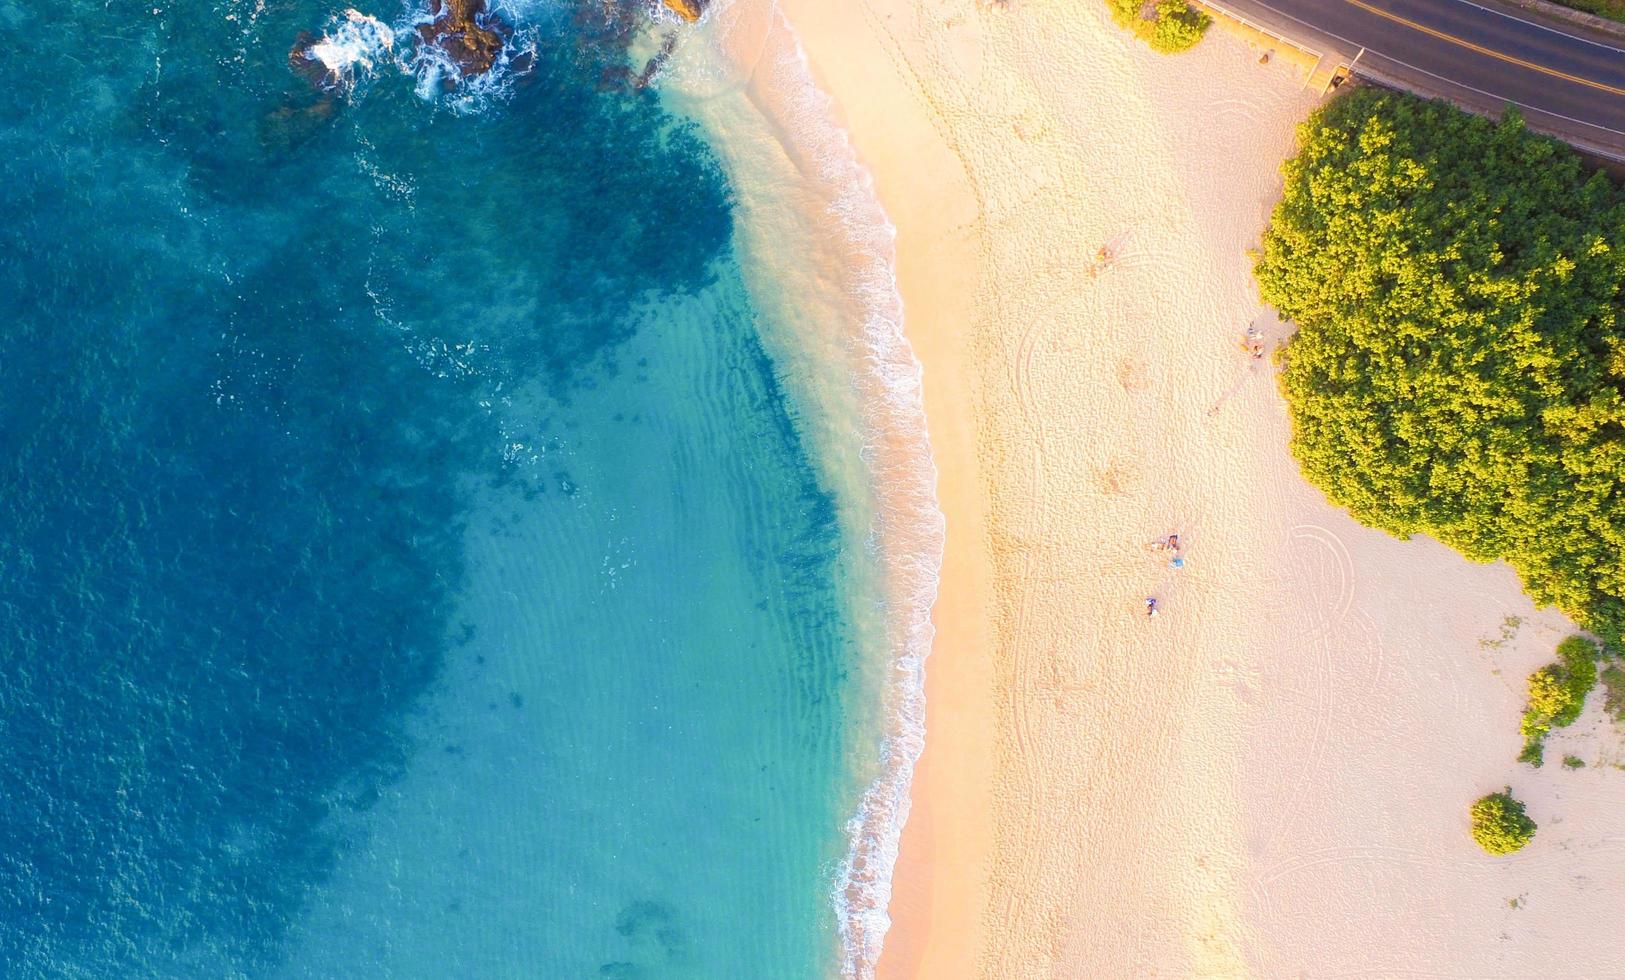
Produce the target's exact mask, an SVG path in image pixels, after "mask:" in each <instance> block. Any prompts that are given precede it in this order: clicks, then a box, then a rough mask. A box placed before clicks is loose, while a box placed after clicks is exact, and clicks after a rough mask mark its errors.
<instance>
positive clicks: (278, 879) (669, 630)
mask: <svg viewBox="0 0 1625 980" xmlns="http://www.w3.org/2000/svg"><path fill="white" fill-rule="evenodd" d="M369 12H370V13H372V14H375V15H377V16H378V17H379V18H380V19H381V20H383V21H386V22H387V21H399V20H400V19H401V18H402V16H403V13H402V11H401V10H400V9H398V8H393V9H383V8H379V9H375V10H371V11H369ZM334 13H335V11H334V10H333V9H331V8H327V7H324V6H320V5H317V4H314V3H310V2H308V0H298V2H294V3H287V4H256V3H253V2H242V3H235V4H227V5H222V6H216V7H214V8H212V9H204V8H201V7H197V6H190V7H184V8H183V7H169V6H164V5H159V6H156V7H143V8H140V9H138V10H132V9H116V8H115V7H110V6H105V5H101V4H91V3H84V2H75V3H70V4H66V5H58V6H54V7H52V8H51V10H50V12H49V17H50V32H51V35H52V36H53V37H58V38H68V37H72V38H81V39H85V43H84V45H83V46H82V47H75V48H74V49H73V50H71V51H70V50H55V49H53V50H50V51H39V52H36V53H35V54H32V55H29V56H27V57H24V58H15V59H12V60H11V64H10V65H9V68H10V71H9V73H8V74H9V78H8V87H7V90H6V92H5V94H4V95H0V205H3V207H4V213H5V214H6V216H7V220H6V221H5V222H3V223H0V307H3V308H5V309H6V310H7V311H8V317H7V321H6V324H5V328H4V331H3V333H0V443H3V448H4V452H3V453H0V642H3V643H4V653H3V655H0V973H3V974H4V975H5V976H8V977H12V976H15V977H132V976H172V977H219V976H254V977H261V976H263V977H355V976H394V977H453V976H477V977H504V976H525V977H613V978H632V977H764V978H766V977H809V976H818V975H821V974H824V973H827V972H828V971H829V970H831V969H832V968H833V964H834V962H835V958H836V955H837V945H838V943H837V924H836V922H835V913H834V911H833V908H832V906H831V901H830V897H831V894H830V893H831V881H832V877H833V875H834V874H835V869H836V867H837V865H838V864H839V862H840V861H841V859H842V857H843V855H844V854H845V852H846V849H847V841H846V839H845V837H844V835H843V827H842V825H843V822H844V821H845V820H846V819H847V818H848V817H849V816H850V815H851V813H852V812H853V809H854V807H855V806H856V790H857V789H859V788H861V784H862V779H861V778H858V777H857V776H855V775H854V771H855V770H854V761H853V760H863V759H872V758H873V757H874V755H875V751H876V749H875V744H876V743H877V741H878V736H877V734H876V733H875V732H874V731H872V730H870V728H869V727H866V726H865V725H863V724H854V720H855V719H859V718H865V717H868V716H872V715H873V713H874V712H873V710H872V708H868V707H865V706H866V705H867V704H868V702H869V700H870V695H871V693H872V692H871V685H870V684H869V682H868V681H866V680H865V678H866V676H867V668H866V666H865V664H866V662H867V661H866V659H865V658H866V657H867V656H868V654H866V652H865V651H866V650H867V649H868V641H869V639H870V638H868V637H867V636H866V634H865V630H864V628H863V627H862V626H861V625H858V622H857V621H856V620H854V618H853V615H852V612H851V610H852V609H853V608H855V607H858V606H862V605H863V604H864V603H865V602H868V601H869V600H868V599H866V598H865V596H864V595H863V594H862V593H863V590H864V589H865V588H866V586H864V585H863V584H862V583H863V581H864V578H863V576H862V575H858V574H855V573H854V571H853V570H854V569H855V568H857V567H858V566H859V565H861V564H862V562H863V560H864V559H863V558H862V557H861V556H860V555H858V554H857V552H856V551H855V550H854V549H853V548H852V547H851V546H850V545H849V544H848V543H847V539H848V538H849V537H850V535H849V534H848V533H846V532H843V530H842V520H841V519H840V514H841V513H842V508H843V506H844V505H843V504H842V502H841V500H840V499H839V498H838V497H837V496H836V495H835V494H834V492H833V490H832V488H831V487H830V486H827V485H826V480H825V479H823V478H822V477H821V476H820V473H821V472H824V471H823V470H822V469H821V468H820V467H819V466H818V461H817V460H816V459H814V458H813V456H812V455H811V448H810V446H809V444H808V443H807V441H806V440H805V439H804V438H803V436H802V435H801V428H800V427H799V426H798V425H797V424H796V419H797V417H798V410H797V408H796V406H795V405H794V404H792V403H791V401H790V400H789V399H788V397H787V395H786V391H785V388H784V386H783V385H782V384H781V383H780V380H779V375H778V371H777V370H776V368H775V363H774V361H773V360H772V359H771V358H770V357H769V356H768V355H767V354H766V353H765V352H764V346H763V342H762V331H763V330H765V329H767V328H768V326H769V324H767V323H766V322H765V321H764V318H763V314H762V313H761V312H760V309H759V308H758V306H757V305H755V304H753V302H752V299H751V296H750V295H749V293H748V292H747V291H746V289H745V287H744V285H743V282H744V280H743V277H742V275H741V272H740V268H739V265H738V259H737V255H736V249H735V244H734V243H735V226H734V225H735V221H734V218H735V213H734V202H733V194H732V192H731V190H730V187H729V183H728V180H727V179H726V178H725V177H724V175H723V173H722V171H721V169H720V167H719V165H718V162H717V159H716V157H715V156H714V155H713V153H712V152H711V151H710V150H709V149H708V147H707V146H706V144H705V142H704V140H703V139H702V137H701V135H700V134H699V132H698V131H697V130H695V129H694V128H692V127H690V126H688V125H686V124H684V123H682V122H681V121H680V120H678V119H676V118H674V117H673V116H672V115H671V114H670V113H669V112H667V111H666V110H665V109H663V108H662V106H661V104H660V102H659V101H658V99H657V98H656V97H655V96H654V95H653V94H652V93H649V92H641V93H632V92H629V91H627V90H626V89H625V88H624V87H617V86H614V85H605V84H604V82H603V80H604V78H605V75H606V71H605V70H606V68H612V67H613V66H614V65H615V64H617V57H618V53H617V50H616V49H615V48H614V47H613V46H597V45H593V44H588V43H585V42H584V41H583V40H582V39H583V37H584V34H585V30H584V29H583V28H582V27H581V25H580V24H579V22H577V21H575V20H572V19H571V17H570V16H569V15H568V12H567V11H556V12H555V14H554V15H552V16H551V19H550V18H549V16H546V15H543V14H542V13H540V12H539V11H529V12H527V13H526V14H525V16H524V17H518V18H516V19H518V20H521V21H522V24H521V26H522V27H524V28H525V29H526V30H527V31H528V32H529V33H528V35H527V36H529V37H530V38H532V39H533V40H534V41H535V51H536V56H535V65H534V68H533V70H532V71H531V73H530V74H529V75H527V76H524V77H516V76H512V75H510V76H508V77H507V80H506V82H505V85H506V90H505V91H501V92H496V93H494V94H492V93H486V94H485V95H482V96H480V97H479V98H477V99H471V100H470V99H464V100H462V101H458V100H457V97H456V96H455V94H454V95H452V96H440V97H439V98H437V99H425V98H423V97H421V96H420V95H419V94H416V93H414V91H413V89H414V85H413V80H412V79H410V78H408V77H405V76H403V75H401V74H400V73H399V72H392V71H388V70H381V71H378V72H376V73H375V76H374V77H371V78H365V79H362V80H361V81H360V84H359V85H358V86H357V88H356V90H355V91H354V92H352V93H350V95H348V96H346V97H344V98H340V99H337V100H334V101H333V102H331V103H326V104H324V103H322V102H320V101H319V100H318V99H317V97H316V96H315V95H314V94H313V93H312V92H311V91H310V89H309V87H308V86H307V85H306V84H305V83H304V82H303V81H302V80H301V79H299V78H296V77H295V76H294V75H293V74H292V73H291V72H290V71H289V69H288V66H287V51H288V47H289V45H290V44H291V43H292V41H293V38H294V37H295V36H296V35H297V34H298V33H299V31H301V30H305V29H315V30H316V31H318V32H320V31H322V30H324V29H329V30H330V29H332V26H333V22H332V20H331V18H332V16H333V14H334ZM43 15H44V11H43V10H41V9H40V8H38V7H34V6H29V5H19V4H17V3H15V2H9V3H3V4H0V24H3V25H5V27H6V28H7V30H8V31H11V32H14V33H13V36H20V35H19V34H17V33H16V32H20V31H23V30H25V29H31V28H29V25H31V24H34V23H35V21H34V18H35V17H39V16H43ZM92 39H93V40H92ZM856 438H857V437H856V436H855V435H854V436H853V439H854V440H856ZM848 448H849V449H852V450H853V451H854V452H855V445H854V446H853V447H848ZM835 451H840V450H839V447H835ZM860 768H861V767H860Z"/></svg>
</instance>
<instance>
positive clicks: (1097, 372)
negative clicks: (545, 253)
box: [772, 0, 1625, 980]
mask: <svg viewBox="0 0 1625 980" xmlns="http://www.w3.org/2000/svg"><path fill="white" fill-rule="evenodd" d="M778 9H780V10H782V11H783V13H784V15H785V16H787V18H788V21H789V22H790V23H791V24H793V27H794V31H795V33H796V35H798V36H799V39H800V42H801V44H802V45H803V46H804V48H805V51H806V53H807V56H808V59H809V61H810V64H811V67H812V70H813V73H814V75H815V77H816V79H817V81H818V83H819V85H820V86H821V87H822V88H823V89H824V90H825V91H826V92H828V93H829V95H831V96H832V97H833V99H834V100H835V101H834V106H833V107H832V109H831V111H832V112H833V114H834V115H835V117H836V120H835V121H836V122H838V123H839V124H840V125H841V126H844V127H845V128H846V129H847V130H848V131H849V132H850V134H851V138H852V141H853V145H854V147H855V149H856V152H857V155H858V157H859V159H860V160H861V162H862V163H863V164H864V166H865V167H867V168H868V170H869V171H870V172H871V173H872V174H873V176H874V181H875V191H876V193H877V195H878V197H879V199H880V202H881V203H882V204H883V206H884V208H885V210H886V212H887V214H888V215H889V217H890V219H891V220H892V222H894V223H895V225H896V227H897V230H898V237H897V257H896V261H897V270H898V278H899V281H900V284H901V291H902V295H903V301H904V309H905V314H906V332H907V335H908V337H909V339H910V341H911V342H912V344H913V347H914V349H915V352H916V353H917V354H918V356H919V357H920V359H921V361H922V362H923V363H924V389H925V408H926V414H927V416H928V419H929V427H930V435H931V440H932V448H933V452H934V454H935V457H936V460H937V466H938V469H939V472H940V479H939V487H938V492H939V497H940V501H941V504H942V508H943V511H944V512H945V514H946V517H947V546H946V556H945V560H944V570H943V577H942V583H941V590H940V595H939V598H938V601H937V604H936V607H935V614H934V619H935V623H936V626H937V640H936V644H935V647H934V651H933V654H932V658H931V660H930V663H929V667H928V680H927V694H928V706H927V732H928V734H927V738H926V748H925V754H924V757H923V758H922V760H921V762H920V765H919V767H918V770H917V772H916V778H915V782H914V793H913V813H912V816H911V818H910V820H909V822H908V824H907V828H906V830H905V832H904V836H903V840H902V848H901V855H900V858H899V861H898V865H897V869H896V875H895V880H894V890H893V896H892V901H891V907H890V912H891V918H892V927H891V929H890V933H889V935H888V936H887V939H886V945H885V952H884V954H883V955H882V957H881V960H880V964H879V975H880V976H882V977H887V978H901V977H929V978H932V980H940V978H952V977H1011V978H1029V977H1146V976H1244V975H1251V976H1264V977H1275V976H1298V975H1304V976H1309V975H1313V976H1326V975H1337V976H1392V975H1398V974H1404V975H1413V976H1420V975H1427V976H1485V975H1496V976H1535V975H1540V976H1578V975H1592V976H1596V975H1620V974H1625V949H1621V948H1619V947H1618V945H1617V944H1613V943H1611V942H1609V941H1607V940H1606V939H1599V938H1598V937H1599V936H1606V935H1607V932H1606V926H1607V923H1608V918H1609V916H1610V915H1611V913H1612V910H1613V909H1614V908H1616V907H1618V905H1619V904H1620V902H1621V900H1622V899H1625V817H1621V816H1620V814H1621V813H1625V807H1622V806H1621V804H1625V782H1622V776H1621V774H1620V773H1619V772H1617V771H1616V766H1617V764H1618V763H1620V762H1621V761H1625V751H1622V747H1621V742H1620V739H1619V738H1618V736H1617V734H1616V733H1615V732H1614V730H1613V729H1612V727H1611V726H1610V725H1609V723H1607V722H1606V721H1605V720H1603V718H1602V715H1601V712H1600V710H1599V709H1598V707H1597V706H1596V705H1595V704H1593V705H1592V707H1591V708H1590V709H1589V710H1588V712H1587V714H1586V715H1585V716H1584V717H1583V718H1582V720H1581V722H1580V723H1579V724H1578V725H1576V726H1575V728H1574V729H1573V732H1572V734H1565V735H1564V736H1562V737H1561V738H1559V739H1556V740H1554V741H1553V743H1552V746H1551V748H1550V749H1549V750H1548V758H1554V759H1555V758H1558V757H1560V755H1561V754H1562V753H1563V752H1574V753H1575V754H1577V755H1579V756H1580V757H1581V758H1583V759H1584V760H1585V761H1586V762H1587V768H1585V769H1583V770H1580V771H1578V772H1570V771H1565V770H1564V769H1562V767H1559V766H1556V765H1548V766H1547V767H1546V768H1545V769H1544V770H1541V771H1536V770H1532V769H1529V768H1528V767H1523V766H1518V765H1516V764H1515V763H1514V761H1513V760H1514V757H1515V755H1516V753H1517V749H1518V745H1519V737H1518V733H1517V718H1518V713H1519V711H1520V708H1521V702H1522V688H1523V678H1524V676H1525V675H1526V674H1527V673H1528V672H1529V671H1530V670H1531V669H1533V668H1534V667H1536V666H1538V665H1539V664H1541V663H1543V662H1545V661H1546V660H1548V659H1549V658H1550V656H1551V651H1552V648H1553V646H1554V645H1555V644H1556V642H1557V641H1558V640H1560V639H1561V638H1562V637H1563V636H1565V635H1566V634H1567V632H1568V630H1569V624H1568V623H1567V622H1566V621H1565V620H1564V619H1563V618H1562V617H1561V616H1559V615H1557V614H1555V613H1552V612H1550V611H1537V610H1535V609H1534V608H1533V607H1532V605H1531V604H1530V602H1529V601H1528V600H1527V599H1526V598H1525V597H1524V596H1523V595H1522V594H1521V592H1520V590H1519V587H1518V583H1517V581H1516V578H1515V576H1514V575H1513V574H1512V573H1511V572H1510V571H1509V570H1508V569H1506V568H1504V567H1500V566H1478V565H1472V564H1470V563H1468V562H1467V561H1465V560H1463V559H1461V558H1460V557H1458V556H1456V555H1455V554H1454V553H1453V552H1450V551H1449V550H1447V549H1445V548H1444V547H1442V546H1440V545H1437V544H1436V543H1434V542H1431V541H1427V540H1416V541H1411V542H1400V541H1396V540H1394V539H1391V538H1389V537H1387V536H1385V535H1383V534H1381V533H1378V532H1375V531H1371V530H1367V529H1364V528H1362V527H1360V526H1358V525H1357V524H1355V523H1354V522H1353V521H1352V520H1350V519H1349V518H1348V517H1347V516H1346V515H1344V514H1343V513H1341V512H1340V511H1338V510H1336V509H1334V508H1332V507H1331V506H1329V505H1328V504H1327V503H1326V502H1325V500H1324V499H1323V498H1322V496H1321V495H1320V494H1319V493H1318V492H1317V491H1316V490H1314V489H1313V488H1312V487H1310V486H1308V485H1307V484H1306V483H1304V481H1303V480H1302V479H1301V477H1300V476H1299V474H1298V470H1297V467H1296V465H1295V464H1294V463H1293V461H1292V459H1291V458H1290V456H1289V455H1288V452H1287V439H1288V434H1289V423H1288V419H1287V417H1286V414H1285V411H1284V407H1283V405H1282V403H1281V401H1280V398H1279V396H1278V394H1277V393H1276V390H1275V386H1274V381H1273V378H1272V376H1271V375H1272V373H1273V369H1272V367H1271V365H1270V362H1269V361H1268V360H1261V361H1255V360H1253V359H1252V358H1250V357H1249V356H1248V355H1247V354H1246V353H1245V352H1244V351H1243V350H1242V349H1241V348H1240V345H1239V341H1240V339H1241V337H1242V335H1243V333H1244V331H1245V330H1246V329H1247V328H1248V327H1249V326H1250V325H1252V326H1256V327H1258V328H1259V329H1261V330H1263V331H1264V333H1265V334H1266V336H1267V337H1268V338H1269V339H1270V342H1271V343H1272V344H1273V342H1274V341H1275V340H1277V339H1278V338H1279V337H1280V336H1281V335H1282V331H1283V328H1282V327H1281V326H1280V325H1279V324H1277V323H1276V322H1275V321H1274V319H1273V317H1271V316H1270V315H1269V314H1268V311H1266V310H1265V309H1263V308H1262V307H1261V306H1260V304H1259V301H1258V298H1257V293H1256V290H1255V288H1254V286H1253V283H1252V279H1251V274H1250V261H1249V259H1248V257H1247V250H1248V249H1249V248H1250V247H1252V246H1254V245H1255V244H1256V242H1257V240H1258V236H1259V234H1260V232H1261V231H1262V229H1263V227H1264V225H1265V223H1266V221H1267V217H1268V213H1269V209H1270V207H1271V205H1272V204H1273V202H1274V200H1275V197H1276V195H1277V193H1278V188H1279V178H1278V167H1279V165H1280V163H1281V161H1282V160H1283V159H1285V158H1286V157H1287V156H1289V155H1290V154H1291V152H1292V142H1293V127H1294V125H1295V124H1296V123H1298V122H1299V121H1301V120H1302V119H1303V118H1304V117H1305V116H1306V115H1307V114H1308V113H1309V112H1310V111H1312V110H1313V108H1314V107H1315V106H1316V105H1317V104H1318V102H1319V96H1318V94H1317V93H1315V92H1311V91H1307V90H1306V89H1305V87H1304V84H1303V82H1304V79H1303V77H1302V75H1301V73H1300V71H1299V70H1298V69H1296V68H1294V67H1292V66H1290V65H1288V64H1286V63H1284V59H1276V60H1274V61H1273V62H1272V63H1270V64H1267V65H1264V64H1260V63H1259V52H1257V51H1255V50H1253V49H1250V48H1248V47H1247V46H1246V45H1245V44H1243V43H1241V42H1240V41H1238V40H1236V39H1234V38H1232V37H1228V36H1225V35H1222V34H1219V33H1218V32H1214V33H1213V34H1212V35H1211V36H1210V37H1209V38H1208V39H1207V40H1205V41H1204V42H1203V43H1202V44H1201V45H1200V46H1199V47H1198V48H1197V49H1196V50H1195V51H1194V52H1192V53H1190V54H1187V55H1183V56H1179V57H1173V58H1167V57H1161V56H1158V55H1155V54H1153V53H1151V52H1150V51H1148V50H1146V49H1144V48H1143V47H1141V46H1139V45H1138V44H1136V43H1135V42H1133V41H1132V40H1131V39H1129V38H1128V37H1126V36H1124V35H1123V34H1121V33H1120V32H1118V31H1117V30H1116V29H1115V28H1113V27H1112V25H1111V24H1110V22H1109V21H1108V19H1107V17H1106V15H1105V10H1104V5H1103V4H1098V3H1090V2H1070V3H1063V2H1056V0H1021V2H1017V3H1014V4H1011V5H1008V6H992V5H988V6H983V5H978V4H976V3H974V2H972V0H947V2H940V3H938V2H933V3H920V2H916V0H833V2H825V0H820V2H814V0H788V2H786V3H784V4H782V5H781V6H780V7H779V8H778ZM772 29H774V30H782V29H783V27H782V24H781V25H780V26H777V27H774V28H772ZM1103 246H1105V247H1106V249H1107V251H1108V253H1109V255H1110V258H1109V260H1108V261H1105V262H1097V261H1096V260H1095V259H1096V256H1097V255H1098V253H1099V250H1100V249H1102V247H1103ZM1176 532H1177V533H1178V534H1179V536H1180V540H1181V544H1182V546H1183V554H1184V558H1185V566H1184V567H1183V568H1179V569H1175V568H1172V567H1170V564H1169V555H1168V554H1167V553H1165V552H1161V551H1158V550H1156V549H1155V548H1154V547H1153V543H1154V542H1156V541H1157V540H1158V539H1159V538H1161V537H1163V536H1165V535H1167V534H1169V533H1176ZM1148 596H1155V597H1156V598H1157V599H1158V602H1159V606H1160V609H1161V615H1159V616H1158V617H1157V618H1155V619H1148V618H1147V617H1146V616H1145V613H1144V605H1143V602H1144V600H1145V598H1146V597H1148ZM1509 784H1510V785H1512V786H1513V787H1514V788H1515V789H1516V790H1517V792H1518V794H1519V796H1520V797H1522V798H1524V799H1525V800H1527V802H1528V804H1529V810H1530V814H1531V816H1533V817H1534V818H1535V819H1536V820H1537V821H1538V822H1539V823H1540V825H1541V830H1540V834H1539V836H1538V837H1537V839H1536V841H1535V843H1534V844H1533V845H1532V846H1531V847H1529V848H1528V849H1527V850H1526V851H1524V852H1523V853H1521V854H1519V855H1517V856H1515V857H1512V858H1499V859H1497V858H1491V857H1488V856H1486V855H1484V854H1483V853H1482V852H1480V851H1479V850H1478V849H1477V848H1476V846H1475V845H1474V843H1473V841H1472V840H1471V838H1470V837H1469V836H1468V833H1467V816H1466V809H1467V806H1468V804H1469V803H1470V802H1471V801H1472V800H1473V799H1474V798H1476V797H1477V796H1479V795H1480V794H1482V793H1485V792H1489V791H1492V790H1497V789H1500V788H1502V787H1503V786H1506V785H1509Z"/></svg>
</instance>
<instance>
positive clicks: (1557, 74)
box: [1348, 0, 1625, 95]
mask: <svg viewBox="0 0 1625 980" xmlns="http://www.w3.org/2000/svg"><path fill="white" fill-rule="evenodd" d="M1348 2H1349V3H1352V4H1354V5H1355V6H1356V7H1359V8H1360V9H1361V10H1364V11H1367V12H1368V13H1373V14H1376V15H1377V16H1378V17H1383V18H1386V19H1388V20H1391V21H1393V22H1394V23H1396V24H1403V25H1405V26H1406V27H1409V28H1410V29H1411V30H1414V31H1421V32H1422V33H1423V34H1430V35H1432V36H1433V37H1436V38H1438V39H1439V40H1441V41H1449V42H1450V43H1451V44H1459V45H1461V46H1462V47H1464V48H1467V49H1468V50H1470V51H1477V52H1478V53H1479V54H1482V55H1487V56H1488V57H1491V58H1495V59H1496V60H1498V61H1505V62H1506V63H1508V64H1512V65H1517V66H1518V67H1520V68H1528V69H1529V70H1530V71H1538V72H1540V73H1541V74H1542V75H1550V76H1552V77H1553V78H1561V79H1563V80H1564V81H1566V82H1573V83H1575V84H1576V85H1584V86H1586V87H1587V88H1594V89H1600V90H1602V91H1604V92H1608V93H1610V94H1612V95H1625V88H1619V87H1618V86H1614V85H1609V84H1607V83H1606V82H1599V81H1597V80H1595V79H1591V78H1582V77H1580V76H1579V75H1570V74H1569V73H1568V72H1566V71H1558V70H1557V69H1556V68H1548V67H1546V66H1545V65H1537V64H1535V63H1534V62H1532V61H1525V60H1523V59H1522V58H1519V57H1516V56H1514V55H1510V54H1507V53H1506V52H1504V51H1496V50H1495V49H1494V48H1486V47H1484V46H1483V45H1482V44H1474V43H1473V42H1471V41H1469V40H1467V39H1466V38H1460V37H1457V36H1455V35H1454V34H1446V33H1445V32H1444V31H1438V30H1434V29H1433V28H1431V27H1428V26H1427V25H1425V24H1418V23H1417V22H1416V21H1414V20H1411V19H1409V18H1406V17H1401V16H1400V15H1398V14H1396V13H1393V12H1391V11H1387V10H1383V9H1382V8H1381V7H1374V6H1372V5H1371V4H1369V3H1366V2H1365V0H1348Z"/></svg>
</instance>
